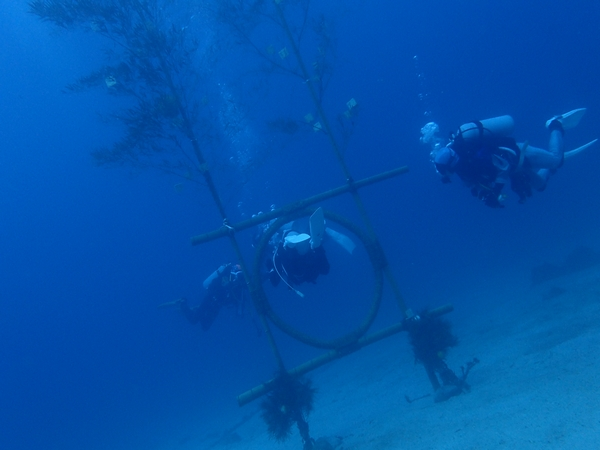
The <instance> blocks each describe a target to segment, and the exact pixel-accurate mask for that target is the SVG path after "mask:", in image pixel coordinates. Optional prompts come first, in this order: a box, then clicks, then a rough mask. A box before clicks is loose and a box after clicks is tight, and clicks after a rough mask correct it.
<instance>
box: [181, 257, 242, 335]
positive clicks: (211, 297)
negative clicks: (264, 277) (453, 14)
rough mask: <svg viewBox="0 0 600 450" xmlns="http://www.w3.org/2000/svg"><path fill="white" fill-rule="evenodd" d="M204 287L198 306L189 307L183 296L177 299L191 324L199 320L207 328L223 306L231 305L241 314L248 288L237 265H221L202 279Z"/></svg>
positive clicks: (203, 327) (204, 328)
mask: <svg viewBox="0 0 600 450" xmlns="http://www.w3.org/2000/svg"><path fill="white" fill-rule="evenodd" d="M204 288H205V289H206V294H205V296H204V298H203V300H202V302H201V303H200V305H198V306H194V307H191V308H190V306H189V305H188V303H187V300H186V299H185V298H182V299H179V300H178V301H177V303H178V304H179V306H180V308H181V311H182V312H183V315H184V316H185V317H186V318H187V320H188V321H189V322H190V323H191V324H196V323H198V322H200V326H201V327H202V329H203V330H204V331H206V330H208V329H209V328H210V327H211V325H212V324H213V322H214V321H215V319H216V318H217V315H218V314H219V311H220V310H221V308H223V307H225V306H227V307H233V308H235V310H236V313H237V314H238V315H240V316H241V315H243V312H244V301H245V299H246V297H247V296H248V288H247V286H246V282H245V280H244V275H243V273H242V270H241V267H240V266H239V265H237V264H235V265H234V264H224V265H222V266H221V267H219V268H218V269H217V270H215V271H214V272H213V273H212V274H211V275H210V276H209V277H208V278H207V279H206V280H205V281H204Z"/></svg>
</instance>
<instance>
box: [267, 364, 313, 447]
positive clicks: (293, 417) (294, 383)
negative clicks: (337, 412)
mask: <svg viewBox="0 0 600 450" xmlns="http://www.w3.org/2000/svg"><path fill="white" fill-rule="evenodd" d="M314 394H315V389H314V388H313V387H312V383H311V381H310V380H308V379H297V378H293V377H291V376H289V375H288V374H282V375H279V376H278V377H277V378H276V379H275V381H274V388H273V390H272V391H271V392H270V393H269V394H268V395H267V398H266V400H264V401H263V402H262V404H261V407H262V411H263V412H262V417H263V419H264V420H265V422H266V423H267V427H268V430H269V434H270V435H271V436H273V437H274V438H275V439H276V440H278V441H284V440H286V439H287V438H288V437H289V436H290V434H291V432H292V426H293V425H294V423H296V425H297V426H298V431H299V432H300V436H301V437H302V442H303V443H304V450H310V449H312V448H313V447H314V440H313V439H312V438H311V437H310V434H309V432H308V422H307V421H306V419H307V417H308V415H309V414H310V413H311V411H312V409H313V400H314Z"/></svg>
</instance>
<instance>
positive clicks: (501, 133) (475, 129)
mask: <svg viewBox="0 0 600 450" xmlns="http://www.w3.org/2000/svg"><path fill="white" fill-rule="evenodd" d="M514 128H515V121H514V120H513V118H512V117H511V116H508V115H506V116H498V117H492V118H491V119H484V120H478V121H476V122H469V123H465V124H464V125H461V126H460V127H459V128H458V131H457V133H456V136H455V139H457V138H459V139H462V140H464V141H465V142H476V141H477V140H479V139H482V138H485V137H486V136H487V137H490V136H494V137H507V136H510V135H511V134H512V132H513V129H514Z"/></svg>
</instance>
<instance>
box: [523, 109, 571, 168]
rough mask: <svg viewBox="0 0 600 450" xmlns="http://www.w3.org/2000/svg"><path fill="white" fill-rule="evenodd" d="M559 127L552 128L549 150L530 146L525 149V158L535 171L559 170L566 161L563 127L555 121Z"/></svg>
mask: <svg viewBox="0 0 600 450" xmlns="http://www.w3.org/2000/svg"><path fill="white" fill-rule="evenodd" d="M554 123H556V124H557V126H556V127H554V126H553V125H551V126H550V127H551V128H550V143H549V147H548V150H544V149H543V148H538V147H533V146H531V145H528V146H527V148H526V149H525V158H526V159H527V161H528V162H529V166H530V167H531V168H532V169H533V170H534V171H535V170H537V169H550V170H556V169H558V168H559V167H560V166H561V165H562V163H563V160H564V154H565V144H564V140H563V134H564V132H563V130H562V126H561V125H560V123H559V122H558V121H554V122H553V123H552V124H554Z"/></svg>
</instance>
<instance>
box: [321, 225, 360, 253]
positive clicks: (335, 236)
mask: <svg viewBox="0 0 600 450" xmlns="http://www.w3.org/2000/svg"><path fill="white" fill-rule="evenodd" d="M325 233H326V234H327V236H329V237H330V238H331V239H332V240H333V241H334V242H336V243H337V244H338V245H339V246H340V247H342V248H343V249H344V250H346V251H347V252H348V253H350V254H352V252H353V251H354V249H355V248H356V244H355V243H354V242H352V239H350V238H349V237H348V236H346V235H345V234H343V233H340V232H339V231H335V230H332V229H331V228H325Z"/></svg>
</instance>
